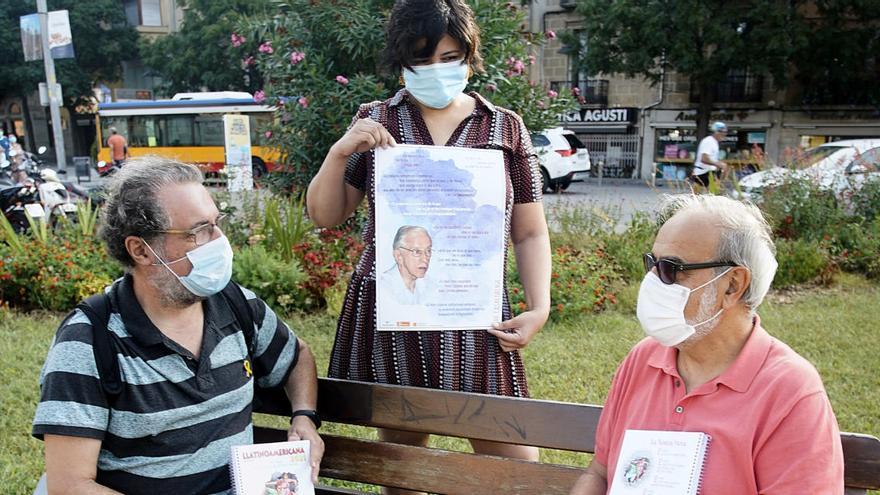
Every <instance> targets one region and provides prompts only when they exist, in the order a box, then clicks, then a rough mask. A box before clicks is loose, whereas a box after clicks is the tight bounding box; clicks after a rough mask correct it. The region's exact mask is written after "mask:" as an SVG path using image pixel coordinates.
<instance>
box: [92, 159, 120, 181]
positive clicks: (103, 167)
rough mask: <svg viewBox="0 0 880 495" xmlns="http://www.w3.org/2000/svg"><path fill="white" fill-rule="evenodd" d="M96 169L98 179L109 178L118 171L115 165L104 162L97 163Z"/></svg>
mask: <svg viewBox="0 0 880 495" xmlns="http://www.w3.org/2000/svg"><path fill="white" fill-rule="evenodd" d="M97 167H98V176H100V177H109V176H111V175H113V174H115V173H116V172H118V171H119V167H117V166H116V164H114V163H107V162H105V161H104V160H101V161H99V162H98V164H97Z"/></svg>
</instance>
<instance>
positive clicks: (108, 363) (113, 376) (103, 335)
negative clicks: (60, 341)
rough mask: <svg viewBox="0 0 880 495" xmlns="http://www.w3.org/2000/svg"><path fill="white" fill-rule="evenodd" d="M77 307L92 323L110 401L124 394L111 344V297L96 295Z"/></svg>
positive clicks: (97, 363) (105, 388) (94, 345)
mask: <svg viewBox="0 0 880 495" xmlns="http://www.w3.org/2000/svg"><path fill="white" fill-rule="evenodd" d="M76 307H77V309H79V310H80V311H82V312H83V313H85V315H86V316H87V317H88V318H89V321H91V322H92V351H93V352H94V354H95V364H96V365H97V366H98V375H99V376H100V379H101V387H102V388H103V389H104V393H105V394H106V395H107V398H108V400H112V399H113V398H114V397H115V396H117V395H119V393H120V392H122V378H121V376H120V373H119V361H118V360H117V358H116V352H114V351H113V346H112V344H111V338H112V337H111V336H110V331H109V330H108V328H107V325H108V324H109V323H110V297H109V296H108V295H107V294H105V293H103V292H102V293H100V294H95V295H93V296H89V297H88V298H86V300H84V301H82V302H81V303H79V304H77V306H76Z"/></svg>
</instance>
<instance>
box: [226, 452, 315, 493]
mask: <svg viewBox="0 0 880 495" xmlns="http://www.w3.org/2000/svg"><path fill="white" fill-rule="evenodd" d="M311 473H312V469H311V466H310V465H309V442H308V440H300V441H296V442H277V443H260V444H256V445H239V446H236V447H232V460H231V461H230V463H229V474H230V476H232V491H233V493H234V494H235V495H315V485H313V484H312V474H311Z"/></svg>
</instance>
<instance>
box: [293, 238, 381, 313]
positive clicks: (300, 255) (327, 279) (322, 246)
mask: <svg viewBox="0 0 880 495" xmlns="http://www.w3.org/2000/svg"><path fill="white" fill-rule="evenodd" d="M363 249H364V245H363V243H362V242H361V240H360V236H359V235H358V234H357V233H355V229H354V223H353V222H352V221H348V222H346V223H344V224H342V225H341V226H339V227H335V228H332V229H320V230H317V231H311V232H310V233H309V235H308V236H306V239H305V240H303V241H302V242H300V243H298V244H296V245H295V246H294V247H293V252H294V253H295V254H296V256H297V259H299V260H300V262H301V263H302V266H303V268H304V269H305V271H306V274H307V279H306V280H305V281H304V282H303V284H302V287H303V289H304V290H305V291H307V292H308V293H309V294H310V295H311V298H310V300H311V301H313V304H312V305H311V307H320V306H327V307H328V311H330V312H331V313H332V312H334V311H336V306H339V307H340V308H341V299H340V296H344V295H345V293H344V287H345V286H346V285H347V282H348V279H349V278H350V276H351V273H352V271H353V270H354V265H355V264H356V263H357V262H358V259H359V258H360V255H361V252H362V251H363Z"/></svg>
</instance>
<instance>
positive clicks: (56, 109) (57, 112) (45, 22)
mask: <svg viewBox="0 0 880 495" xmlns="http://www.w3.org/2000/svg"><path fill="white" fill-rule="evenodd" d="M37 14H38V17H39V18H40V40H41V43H42V46H43V64H44V66H45V67H46V90H47V92H48V94H49V112H50V113H51V114H52V135H53V138H54V141H55V158H56V160H57V161H58V168H59V169H60V170H66V169H67V161H66V159H65V158H66V157H65V153H64V132H63V130H62V129H61V108H60V105H59V103H60V101H61V95H60V94H55V93H56V83H57V81H56V79H55V61H54V60H52V50H51V49H50V48H49V11H48V8H47V7H46V0H37Z"/></svg>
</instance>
